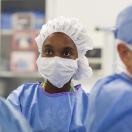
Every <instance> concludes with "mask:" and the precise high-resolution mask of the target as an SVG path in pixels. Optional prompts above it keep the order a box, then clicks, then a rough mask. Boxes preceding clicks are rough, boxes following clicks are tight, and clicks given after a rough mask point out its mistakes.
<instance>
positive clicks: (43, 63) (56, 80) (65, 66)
mask: <svg viewBox="0 0 132 132" xmlns="http://www.w3.org/2000/svg"><path fill="white" fill-rule="evenodd" d="M37 66H38V71H39V73H40V74H41V75H42V77H44V78H45V79H47V80H48V81H49V82H50V83H51V84H52V85H54V86H55V87H57V88H62V87H63V86H64V85H65V84H66V83H67V82H68V81H70V79H71V78H72V77H73V75H74V74H75V73H76V71H77V69H78V65H77V59H76V60H73V59H65V58H61V57H57V56H55V57H40V56H39V57H38V59H37Z"/></svg>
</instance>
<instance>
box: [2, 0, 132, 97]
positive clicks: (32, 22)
mask: <svg viewBox="0 0 132 132" xmlns="http://www.w3.org/2000/svg"><path fill="white" fill-rule="evenodd" d="M130 4H132V0H1V1H0V21H1V22H0V29H1V30H0V96H4V97H7V96H8V94H9V93H10V92H11V91H12V90H13V89H15V88H17V87H18V86H19V85H21V84H22V83H24V82H36V81H42V80H43V79H42V78H41V76H40V75H39V73H38V72H37V67H36V58H37V56H38V52H37V47H36V44H35V41H34V38H35V36H36V35H37V34H38V32H39V30H40V28H41V26H42V24H44V23H46V21H48V20H49V19H52V18H55V17H57V16H68V17H77V18H79V19H80V21H81V22H82V23H83V24H84V25H85V26H86V28H87V31H88V34H89V36H90V37H91V38H92V39H93V43H94V49H93V50H92V51H88V52H87V53H86V56H87V58H88V60H89V63H90V65H91V67H92V68H93V76H92V77H91V78H90V79H87V80H83V81H81V83H82V84H83V86H84V89H85V90H86V91H89V90H90V89H91V88H92V86H93V85H94V84H95V82H96V81H97V80H98V79H100V78H102V77H104V76H106V75H108V74H111V73H113V72H115V71H116V69H117V54H116V49H115V40H114V37H113V31H112V29H113V28H114V25H115V20H116V16H117V14H118V13H119V12H120V10H122V9H123V8H125V7H126V6H128V5H130ZM76 83H78V82H76Z"/></svg>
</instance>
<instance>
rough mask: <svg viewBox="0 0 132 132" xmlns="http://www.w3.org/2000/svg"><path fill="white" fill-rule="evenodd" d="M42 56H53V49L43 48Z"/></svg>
mask: <svg viewBox="0 0 132 132" xmlns="http://www.w3.org/2000/svg"><path fill="white" fill-rule="evenodd" d="M43 54H44V55H45V56H47V57H50V56H53V49H52V48H45V49H44V52H43Z"/></svg>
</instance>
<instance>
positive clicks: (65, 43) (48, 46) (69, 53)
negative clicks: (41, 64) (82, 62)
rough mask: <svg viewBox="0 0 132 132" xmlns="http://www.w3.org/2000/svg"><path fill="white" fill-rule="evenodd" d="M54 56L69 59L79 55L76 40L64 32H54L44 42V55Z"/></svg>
mask: <svg viewBox="0 0 132 132" xmlns="http://www.w3.org/2000/svg"><path fill="white" fill-rule="evenodd" d="M54 56H58V57H62V58H67V59H76V58H77V57H78V53H77V48H76V46H75V44H74V42H73V41H72V39H71V38H70V37H68V36H67V35H66V34H64V33H61V32H56V33H52V34H51V35H49V36H48V37H47V39H46V40H45V41H44V43H43V47H42V57H54Z"/></svg>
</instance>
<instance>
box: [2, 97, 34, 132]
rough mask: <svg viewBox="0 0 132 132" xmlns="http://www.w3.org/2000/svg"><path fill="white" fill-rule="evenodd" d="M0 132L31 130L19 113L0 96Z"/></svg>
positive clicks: (24, 131)
mask: <svg viewBox="0 0 132 132" xmlns="http://www.w3.org/2000/svg"><path fill="white" fill-rule="evenodd" d="M0 132H32V130H31V128H30V127H29V125H28V124H27V122H26V120H25V119H24V118H23V117H22V116H21V115H20V113H18V112H17V111H16V110H15V109H14V108H13V107H12V106H11V104H9V102H7V101H5V100H4V99H2V98H0Z"/></svg>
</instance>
